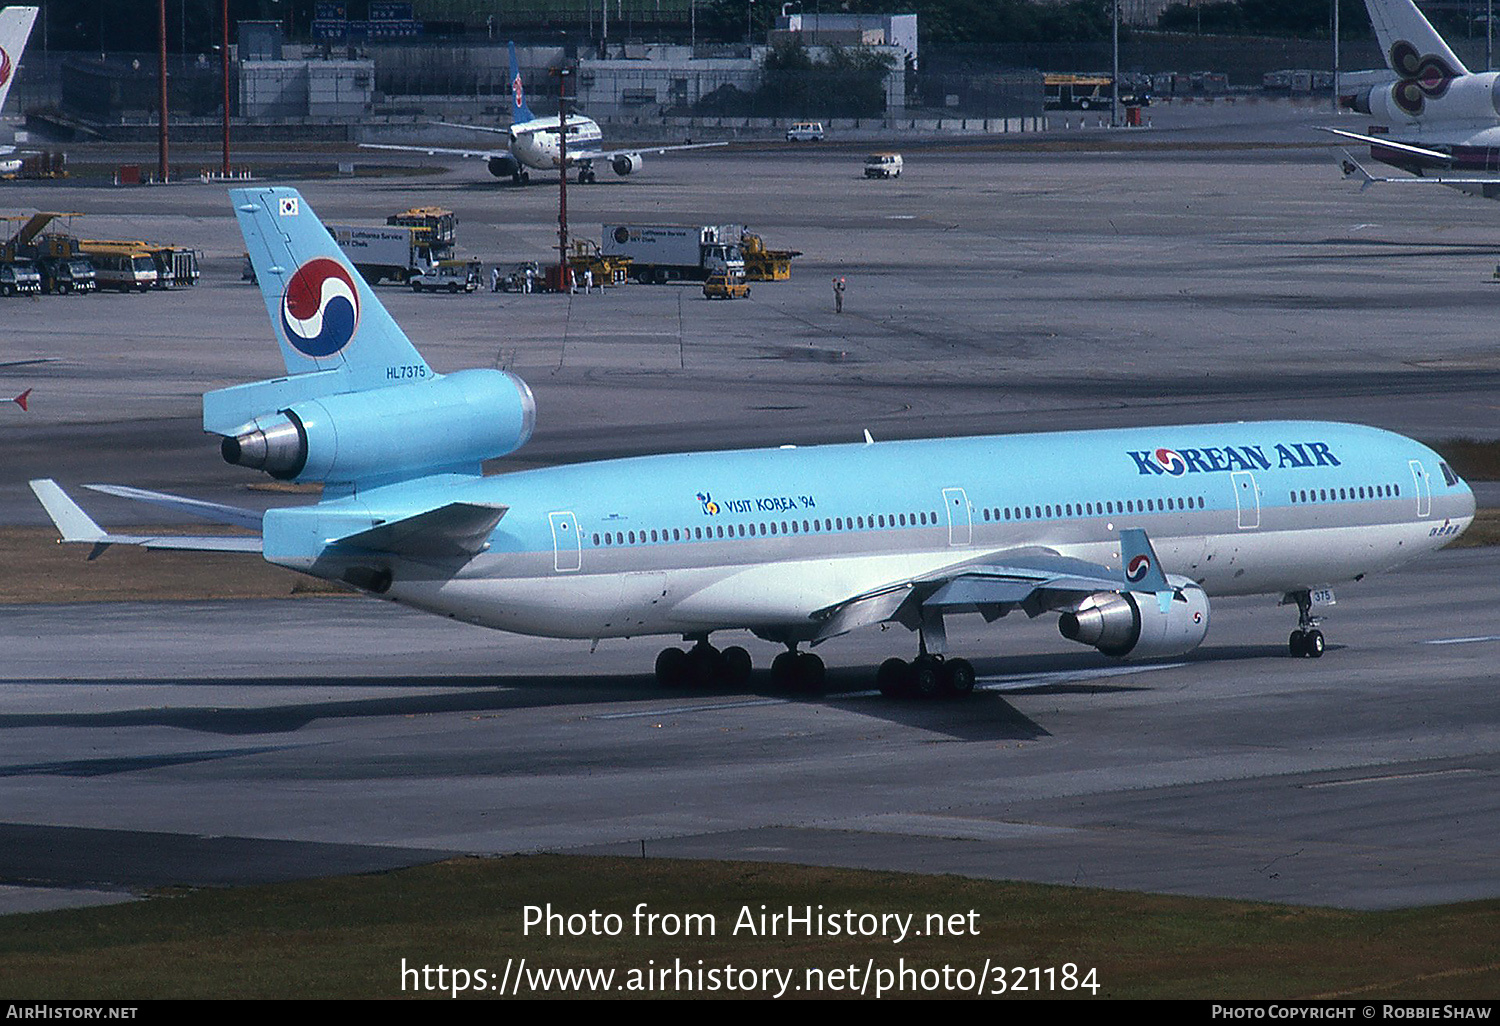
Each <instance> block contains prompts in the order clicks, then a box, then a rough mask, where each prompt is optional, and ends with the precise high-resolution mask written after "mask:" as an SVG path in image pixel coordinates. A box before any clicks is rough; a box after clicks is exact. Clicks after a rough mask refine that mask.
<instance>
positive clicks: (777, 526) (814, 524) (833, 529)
mask: <svg viewBox="0 0 1500 1026" xmlns="http://www.w3.org/2000/svg"><path fill="white" fill-rule="evenodd" d="M937 523H938V515H937V511H936V510H932V511H924V512H920V513H881V514H871V515H869V516H860V517H825V518H824V519H822V520H782V521H775V520H770V521H765V522H761V523H754V524H710V525H709V526H707V527H701V526H700V527H673V528H670V529H668V528H665V527H662V528H657V529H654V530H650V531H646V530H641V531H605V532H604V533H602V534H600V533H599V532H598V531H595V532H594V545H595V546H600V547H602V546H614V545H659V544H661V543H662V542H668V543H670V542H685V541H689V542H690V541H716V540H718V539H720V538H757V537H759V538H765V537H768V536H776V535H787V534H825V533H826V534H834V533H837V532H840V531H868V530H872V529H877V528H891V527H936V526H937Z"/></svg>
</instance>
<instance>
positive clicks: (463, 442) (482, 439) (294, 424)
mask: <svg viewBox="0 0 1500 1026" xmlns="http://www.w3.org/2000/svg"><path fill="white" fill-rule="evenodd" d="M535 424H536V402H535V400H534V399H533V398H532V395H531V389H530V388H528V387H527V385H526V382H524V381H522V380H521V379H520V378H518V377H516V376H515V375H514V374H511V373H510V372H508V371H500V370H488V369H476V370H463V371H458V372H456V373H454V374H448V375H444V376H442V377H438V378H433V379H430V380H428V381H423V382H416V383H411V384H399V385H391V386H389V387H387V388H380V389H373V390H368V391H363V392H343V393H337V394H331V395H320V396H316V397H311V398H303V399H300V400H298V401H295V402H292V403H291V404H290V405H288V406H286V407H285V408H283V409H280V410H278V411H277V412H274V413H268V414H265V415H262V416H259V417H256V418H255V420H254V422H253V423H251V424H248V425H244V426H243V427H242V428H241V429H239V430H237V431H236V432H235V433H234V434H232V435H228V436H226V437H225V438H224V441H223V443H222V445H221V451H222V452H223V455H224V459H225V460H226V461H227V462H229V463H233V464H237V465H239V466H242V467H251V468H254V469H256V470H264V471H265V472H266V473H268V474H270V475H271V476H272V477H275V478H279V479H281V480H285V481H324V482H345V481H367V480H374V479H380V478H394V477H413V476H419V475H422V474H434V473H441V472H445V471H451V472H460V473H477V472H478V468H479V465H480V464H481V463H482V462H483V461H484V460H487V459H493V458H494V457H497V456H504V455H506V454H507V453H510V452H514V451H515V450H516V449H519V448H520V447H521V446H522V445H524V444H525V443H526V441H527V439H529V438H530V437H531V432H532V428H533V427H534V426H535Z"/></svg>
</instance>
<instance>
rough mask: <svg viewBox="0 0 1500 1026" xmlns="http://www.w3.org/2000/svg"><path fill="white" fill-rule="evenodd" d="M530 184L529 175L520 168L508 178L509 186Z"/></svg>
mask: <svg viewBox="0 0 1500 1026" xmlns="http://www.w3.org/2000/svg"><path fill="white" fill-rule="evenodd" d="M530 183H531V174H530V173H529V172H528V171H527V170H526V169H525V168H522V169H521V170H519V171H517V172H516V173H515V174H513V175H511V176H510V184H511V185H529V184H530Z"/></svg>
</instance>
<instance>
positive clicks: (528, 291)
mask: <svg viewBox="0 0 1500 1026" xmlns="http://www.w3.org/2000/svg"><path fill="white" fill-rule="evenodd" d="M533 273H535V272H533V271H532V269H531V268H530V267H528V268H526V294H527V295H528V296H529V295H531V277H532V275H533Z"/></svg>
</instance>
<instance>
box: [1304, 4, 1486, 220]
mask: <svg viewBox="0 0 1500 1026" xmlns="http://www.w3.org/2000/svg"><path fill="white" fill-rule="evenodd" d="M1365 6H1366V7H1367V8H1368V9H1369V12H1370V21H1371V22H1372V23H1373V24H1374V26H1375V34H1376V36H1377V37H1378V38H1379V40H1380V49H1381V51H1382V52H1384V54H1385V59H1386V64H1387V66H1389V68H1390V69H1391V71H1392V73H1393V74H1394V75H1395V81H1394V82H1383V83H1381V84H1379V85H1374V86H1369V87H1367V88H1364V89H1361V90H1360V91H1359V92H1358V93H1356V94H1355V95H1354V96H1352V97H1348V98H1345V100H1344V102H1347V103H1348V104H1349V105H1351V106H1352V107H1353V109H1354V110H1356V111H1358V112H1359V113H1361V114H1369V115H1370V116H1371V117H1372V118H1374V119H1375V121H1376V122H1377V123H1376V124H1372V125H1371V126H1370V127H1369V131H1368V132H1367V133H1360V132H1350V131H1347V130H1344V129H1340V128H1324V129H1322V130H1323V131H1325V132H1331V133H1333V134H1334V135H1340V136H1343V137H1345V138H1347V139H1356V140H1358V141H1360V142H1365V143H1369V145H1370V156H1371V157H1373V158H1374V159H1376V160H1378V161H1381V162H1382V163H1385V164H1389V165H1391V166H1392V167H1398V168H1400V169H1401V170H1403V171H1408V172H1410V173H1411V174H1412V175H1414V176H1415V177H1404V176H1403V177H1378V176H1376V175H1372V174H1370V173H1369V172H1368V171H1366V170H1365V169H1364V168H1363V167H1362V166H1360V163H1359V161H1357V160H1355V159H1354V158H1353V157H1352V156H1351V157H1348V159H1347V160H1346V161H1345V163H1344V168H1343V169H1344V174H1345V175H1346V176H1348V175H1353V174H1358V175H1359V176H1360V177H1362V178H1363V179H1364V181H1365V184H1366V185H1368V184H1370V183H1371V182H1395V183H1408V184H1418V183H1420V184H1427V185H1447V186H1450V187H1452V188H1455V189H1460V190H1462V191H1464V192H1467V193H1470V194H1472V195H1476V196H1483V197H1485V198H1487V199H1496V198H1500V174H1497V172H1500V91H1497V83H1500V72H1493V71H1487V72H1479V73H1474V72H1471V71H1469V69H1468V68H1466V67H1464V64H1463V62H1462V61H1460V60H1459V59H1458V56H1457V55H1456V54H1454V52H1453V50H1452V49H1451V48H1449V46H1448V44H1447V43H1446V42H1444V41H1443V37H1442V36H1440V35H1438V33H1437V30H1436V29H1434V28H1433V27H1432V23H1431V22H1429V21H1428V20H1427V18H1426V17H1425V16H1424V15H1423V14H1422V12H1421V11H1419V10H1417V6H1416V4H1414V3H1413V2H1412V0H1365Z"/></svg>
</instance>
